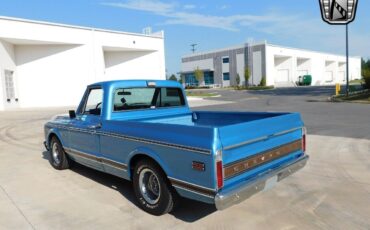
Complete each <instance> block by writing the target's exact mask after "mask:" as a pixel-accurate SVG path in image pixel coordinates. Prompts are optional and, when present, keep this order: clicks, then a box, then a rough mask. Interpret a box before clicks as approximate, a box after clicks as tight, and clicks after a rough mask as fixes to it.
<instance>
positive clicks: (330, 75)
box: [325, 71, 334, 82]
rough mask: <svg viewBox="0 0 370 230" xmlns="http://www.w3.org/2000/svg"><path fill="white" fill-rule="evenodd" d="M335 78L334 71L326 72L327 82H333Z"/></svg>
mask: <svg viewBox="0 0 370 230" xmlns="http://www.w3.org/2000/svg"><path fill="white" fill-rule="evenodd" d="M333 80H334V78H333V71H326V72H325V82H332V81H333Z"/></svg>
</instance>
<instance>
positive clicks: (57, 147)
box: [49, 137, 72, 170]
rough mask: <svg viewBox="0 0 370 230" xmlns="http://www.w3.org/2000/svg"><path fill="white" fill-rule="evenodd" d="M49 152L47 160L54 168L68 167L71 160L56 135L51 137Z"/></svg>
mask: <svg viewBox="0 0 370 230" xmlns="http://www.w3.org/2000/svg"><path fill="white" fill-rule="evenodd" d="M49 154H50V156H49V162H50V164H51V166H53V168H55V169H58V170H63V169H68V168H70V166H71V165H72V162H71V160H70V159H69V158H68V156H67V154H66V153H65V151H64V149H63V146H62V144H61V143H60V141H59V139H58V138H56V137H52V138H51V141H50V150H49Z"/></svg>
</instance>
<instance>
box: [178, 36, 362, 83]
mask: <svg viewBox="0 0 370 230" xmlns="http://www.w3.org/2000/svg"><path fill="white" fill-rule="evenodd" d="M246 67H248V68H249V70H250V75H251V76H250V80H249V83H250V84H252V85H258V84H260V82H261V78H262V77H266V84H267V85H274V86H276V87H284V86H294V85H296V82H297V81H298V77H299V76H302V75H312V85H333V84H335V83H345V80H346V57H345V56H341V55H335V54H328V53H322V52H316V51H310V50H303V49H296V48H288V47H282V46H277V45H272V44H268V43H266V42H262V43H254V44H245V45H239V46H235V47H231V48H225V49H220V50H215V51H210V52H203V53H195V54H191V55H187V56H184V57H183V58H182V65H181V73H182V78H183V82H185V84H186V85H193V84H201V85H203V84H204V85H212V84H215V85H220V86H222V87H226V86H230V85H236V76H237V74H239V76H240V82H241V84H244V69H245V68H246ZM197 68H199V69H201V70H202V71H203V72H204V79H203V80H202V81H201V82H198V81H197V80H196V79H195V76H194V70H195V69H197ZM360 78H361V58H360V57H350V59H349V79H350V80H352V79H360Z"/></svg>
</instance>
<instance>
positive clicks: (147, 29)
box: [143, 26, 152, 35]
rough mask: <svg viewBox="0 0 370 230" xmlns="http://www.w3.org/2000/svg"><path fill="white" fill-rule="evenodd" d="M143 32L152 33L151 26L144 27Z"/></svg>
mask: <svg viewBox="0 0 370 230" xmlns="http://www.w3.org/2000/svg"><path fill="white" fill-rule="evenodd" d="M143 34H145V35H151V34H152V27H149V26H148V27H145V28H144V29H143Z"/></svg>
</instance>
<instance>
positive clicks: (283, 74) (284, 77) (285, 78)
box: [275, 69, 289, 83]
mask: <svg viewBox="0 0 370 230" xmlns="http://www.w3.org/2000/svg"><path fill="white" fill-rule="evenodd" d="M275 82H276V83H281V82H289V70H288V69H279V70H278V71H277V76H276V78H275Z"/></svg>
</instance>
